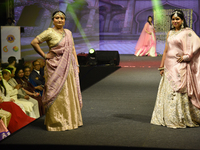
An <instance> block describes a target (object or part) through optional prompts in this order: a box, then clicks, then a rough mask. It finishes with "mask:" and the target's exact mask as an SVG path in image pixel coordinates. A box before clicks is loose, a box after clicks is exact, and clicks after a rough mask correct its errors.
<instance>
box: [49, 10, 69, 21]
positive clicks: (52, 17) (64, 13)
mask: <svg viewBox="0 0 200 150" xmlns="http://www.w3.org/2000/svg"><path fill="white" fill-rule="evenodd" d="M57 12H61V13H63V15H65V13H64V12H63V11H61V10H57V11H55V12H54V13H53V14H52V20H53V19H54V15H55V14H56V13H57ZM65 20H66V15H65Z"/></svg>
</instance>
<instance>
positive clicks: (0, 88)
mask: <svg viewBox="0 0 200 150" xmlns="http://www.w3.org/2000/svg"><path fill="white" fill-rule="evenodd" d="M2 72H3V71H2ZM4 73H5V72H4ZM3 88H4V93H3V94H4V95H5V96H6V95H7V92H6V88H5V86H4V84H3V74H2V73H1V81H0V90H1V92H3Z"/></svg>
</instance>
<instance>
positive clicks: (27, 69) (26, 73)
mask: <svg viewBox="0 0 200 150" xmlns="http://www.w3.org/2000/svg"><path fill="white" fill-rule="evenodd" d="M30 74H31V69H30V67H29V66H25V67H24V78H25V79H26V80H27V81H28V82H30V83H31V84H32V85H33V86H34V87H35V92H38V93H40V95H42V94H41V93H42V91H43V86H42V85H37V84H36V83H35V82H34V81H33V79H32V78H31V77H30Z"/></svg>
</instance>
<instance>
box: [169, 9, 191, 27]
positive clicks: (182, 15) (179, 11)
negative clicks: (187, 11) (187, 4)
mask: <svg viewBox="0 0 200 150" xmlns="http://www.w3.org/2000/svg"><path fill="white" fill-rule="evenodd" d="M176 11H177V15H178V16H179V17H180V18H181V20H183V26H184V28H186V27H188V25H187V22H186V20H185V17H184V13H183V12H182V11H181V10H179V9H175V10H174V11H173V12H172V14H171V16H170V18H171V20H172V17H173V16H174V14H175V13H176ZM173 29H175V27H173V28H172V27H171V26H170V30H173Z"/></svg>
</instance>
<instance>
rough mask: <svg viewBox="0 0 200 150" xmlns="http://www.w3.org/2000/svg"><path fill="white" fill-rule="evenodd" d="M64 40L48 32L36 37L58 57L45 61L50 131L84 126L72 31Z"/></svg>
mask: <svg viewBox="0 0 200 150" xmlns="http://www.w3.org/2000/svg"><path fill="white" fill-rule="evenodd" d="M64 31H65V36H64V37H63V35H62V34H60V33H59V32H55V31H54V29H48V30H46V31H44V32H42V33H41V34H40V35H38V36H37V39H38V40H39V41H40V42H43V41H47V44H48V46H49V48H50V52H53V53H55V54H56V56H55V57H54V58H52V59H48V60H46V66H45V70H44V71H45V86H44V91H43V97H42V101H43V104H44V106H45V108H46V117H45V125H46V127H47V130H48V131H64V130H71V129H76V128H78V126H81V125H83V123H82V115H81V110H80V103H82V95H81V91H80V85H79V75H78V69H77V64H76V59H75V57H76V56H74V55H73V51H75V48H74V41H73V37H72V34H71V31H69V30H67V29H65V30H64Z"/></svg>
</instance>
